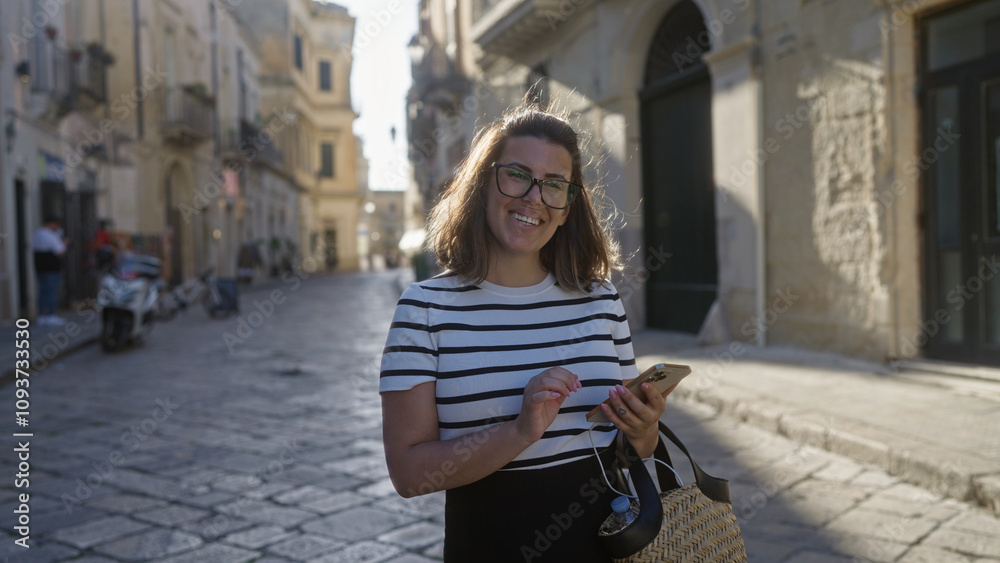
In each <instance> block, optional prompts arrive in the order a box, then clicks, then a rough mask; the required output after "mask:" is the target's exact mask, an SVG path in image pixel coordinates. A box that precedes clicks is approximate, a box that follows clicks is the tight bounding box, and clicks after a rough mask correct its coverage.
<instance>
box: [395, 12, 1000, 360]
mask: <svg viewBox="0 0 1000 563" xmlns="http://www.w3.org/2000/svg"><path fill="white" fill-rule="evenodd" d="M465 14H468V17H469V18H470V21H471V23H470V25H469V27H468V28H464V27H463V23H464V22H465V20H464V19H463V18H464V17H465ZM451 37H454V38H455V41H456V42H457V43H456V46H455V47H454V48H450V47H449V46H450V45H452V40H451V39H450V38H451ZM998 37H1000V0H966V1H953V0H924V1H921V2H883V3H872V2H869V1H867V0H838V1H836V2H832V1H822V0H775V1H774V2H771V1H768V2H761V1H756V0H667V1H662V0H629V1H624V2H614V3H608V2H593V1H589V0H584V1H573V2H566V1H556V0H552V1H527V0H526V1H502V2H501V1H499V0H423V1H421V27H420V32H419V35H418V37H416V38H415V39H414V42H413V44H414V45H415V46H423V47H425V48H424V51H423V52H422V53H419V52H418V51H419V49H415V50H414V52H415V54H418V55H422V58H421V57H418V58H415V61H414V91H413V93H412V95H411V98H410V101H409V106H410V118H411V134H410V143H411V151H413V152H414V155H415V157H416V158H417V160H420V158H421V154H423V153H424V152H425V151H423V150H422V148H421V147H427V148H428V151H427V152H429V153H430V154H431V156H430V157H428V158H427V159H426V162H427V163H429V164H426V165H425V166H424V167H423V168H421V166H419V165H417V166H416V167H415V169H416V170H417V176H416V178H417V181H418V183H420V184H421V187H422V188H423V189H424V190H425V193H429V192H428V190H430V191H433V189H436V187H437V186H439V185H440V184H441V183H442V182H443V181H444V180H443V179H444V178H446V177H447V174H448V171H449V169H450V167H451V166H452V163H451V162H450V159H449V158H448V157H447V156H445V153H446V152H447V151H448V150H450V147H446V146H445V143H441V142H438V141H437V139H438V138H440V136H441V135H440V133H441V130H440V129H439V127H440V124H441V123H442V119H441V117H442V114H447V112H448V108H449V107H454V102H450V101H448V98H449V97H451V98H452V99H454V98H455V97H456V94H457V97H458V98H459V99H462V96H463V95H465V96H466V98H467V99H469V101H470V106H476V107H477V108H478V110H477V115H483V116H485V117H486V118H487V119H489V118H492V117H494V116H495V115H496V114H497V113H498V112H499V111H500V110H502V109H503V108H505V107H507V106H509V105H511V104H515V103H517V101H518V100H519V99H520V98H521V97H523V96H524V95H525V93H527V92H529V91H531V93H530V96H531V97H534V98H536V99H538V100H539V101H540V102H542V103H547V102H549V101H551V102H555V103H558V104H559V105H560V107H561V108H563V109H566V110H568V111H569V112H570V115H571V117H572V119H573V120H574V121H576V122H577V123H578V125H579V127H580V129H581V130H582V131H584V132H585V133H586V134H588V135H591V137H590V138H589V142H588V144H587V153H588V156H589V157H591V158H592V159H593V160H592V162H593V163H594V166H593V167H592V168H591V170H590V177H589V181H590V182H600V183H601V184H602V185H603V186H604V188H605V190H606V192H607V194H608V198H609V201H611V202H613V204H614V206H615V207H616V208H617V210H618V211H619V212H620V213H621V215H620V216H619V217H621V218H622V219H623V221H622V224H623V226H622V228H621V230H620V231H619V236H620V239H621V241H622V243H623V248H624V249H625V250H626V252H629V253H635V255H634V257H633V261H632V265H631V268H630V273H629V276H628V277H627V278H626V279H625V280H624V281H623V282H622V283H621V284H620V287H619V289H620V291H621V293H622V296H623V299H624V300H625V303H626V308H627V311H628V313H629V316H630V319H631V321H632V323H633V324H634V325H635V326H636V327H637V328H638V327H642V326H652V327H660V328H665V329H670V330H677V331H684V332H691V333H699V332H700V333H701V334H702V336H703V338H704V339H705V340H706V341H725V340H728V339H730V338H732V339H737V340H745V341H752V342H757V343H759V344H768V345H791V346H802V347H806V348H812V349H819V350H829V351H834V352H839V353H844V354H848V355H853V356H857V357H862V358H867V359H876V360H909V359H915V358H934V359H947V360H956V361H963V362H973V363H984V364H1000V298H998V297H997V296H1000V277H997V276H995V273H996V272H995V270H997V269H1000V267H997V264H996V263H995V262H996V261H995V260H994V258H995V254H996V253H995V252H994V250H995V249H994V246H993V242H992V241H994V240H1000V227H997V225H1000V221H998V220H997V217H998V216H1000V213H998V212H997V211H996V210H997V209H1000V205H998V201H1000V196H998V195H997V194H998V193H1000V187H998V185H997V182H995V181H994V180H995V179H996V177H997V174H996V171H997V170H998V164H997V158H998V157H997V154H1000V153H998V151H996V150H994V145H997V146H1000V132H998V131H1000V130H997V128H996V127H994V125H993V124H995V123H998V119H1000V113H997V111H1000V110H997V108H998V107H1000V101H998V100H1000V86H998V85H997V84H996V80H995V78H996V76H1000V66H998V65H1000V53H998V51H1000V42H998V41H997V38H998ZM463 41H464V43H463ZM458 45H463V46H462V47H459V46H458ZM473 48H478V49H480V50H481V51H480V52H479V54H478V55H476V56H475V66H476V67H478V68H477V69H476V70H466V69H465V68H464V67H463V66H462V64H461V63H462V59H461V58H460V57H458V56H457V54H458V53H463V52H470V51H471V50H472V49H473ZM435 50H438V51H440V50H443V51H444V53H445V54H444V55H435V54H434V53H435ZM418 59H419V60H418ZM428 59H430V60H431V62H427V60H428ZM434 61H437V62H434ZM435 65H436V66H435ZM428 68H429V69H430V70H428ZM473 75H475V76H480V77H483V78H482V79H480V80H479V82H478V83H481V84H483V85H484V86H483V89H482V90H481V91H482V92H483V95H482V96H478V95H473V96H472V97H471V98H468V96H467V94H464V92H467V90H463V88H461V87H451V86H448V85H447V84H448V82H446V80H453V77H455V76H473ZM478 83H477V82H474V86H473V93H475V92H476V89H475V88H476V87H477V86H476V84H478ZM438 92H443V93H446V94H447V95H446V96H439V95H436V94H437V93H438ZM442 101H443V103H442ZM995 101H997V103H994V102H995ZM476 104H478V105H476ZM428 108H430V109H428ZM458 115H459V117H458V118H456V119H453V120H452V121H451V122H450V123H453V124H456V125H457V129H460V130H462V131H465V132H464V133H456V134H454V135H453V137H454V138H458V137H459V136H460V135H463V134H464V135H468V134H471V132H472V128H471V127H467V126H466V123H467V122H466V121H465V120H464V119H462V117H461V114H458ZM445 116H446V115H445ZM444 122H445V123H449V122H447V121H444ZM448 130H449V131H450V130H451V129H448ZM995 140H996V142H994V141H995ZM455 150H457V149H455ZM427 201H431V199H428V200H427Z"/></svg>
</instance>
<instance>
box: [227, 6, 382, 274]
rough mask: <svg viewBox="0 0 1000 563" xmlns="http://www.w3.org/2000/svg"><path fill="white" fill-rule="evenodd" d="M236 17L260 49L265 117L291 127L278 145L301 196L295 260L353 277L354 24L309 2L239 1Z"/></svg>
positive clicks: (356, 205)
mask: <svg viewBox="0 0 1000 563" xmlns="http://www.w3.org/2000/svg"><path fill="white" fill-rule="evenodd" d="M234 13H235V14H236V15H237V17H238V18H239V19H240V21H241V22H243V23H244V25H246V26H247V27H248V28H249V29H250V30H251V33H252V34H253V36H254V37H255V38H256V39H257V41H258V42H259V45H260V51H261V67H260V68H261V70H260V77H261V104H262V107H263V108H264V111H265V112H280V113H281V114H282V115H288V116H290V117H291V119H292V120H293V123H294V127H291V128H290V129H288V130H287V132H286V133H285V134H284V135H283V136H281V137H280V142H281V145H282V146H283V147H287V151H288V152H289V154H290V160H289V162H288V164H289V165H290V167H291V171H292V175H293V177H294V180H295V183H296V184H297V185H298V186H301V187H302V190H303V193H302V196H301V198H300V200H299V201H300V207H299V216H298V218H297V221H298V224H299V229H300V235H299V240H300V241H301V248H300V254H301V255H303V256H312V257H314V258H315V259H316V260H317V261H318V262H319V264H321V265H322V267H324V268H327V269H333V268H337V269H344V270H355V269H357V268H358V248H357V247H358V244H357V243H358V235H357V233H358V226H359V217H360V214H361V206H362V204H363V199H364V188H363V182H361V183H359V179H358V173H357V159H358V151H359V148H358V146H357V140H356V138H355V136H354V132H353V130H352V126H353V123H354V120H355V119H356V118H357V113H356V112H355V111H354V109H353V108H352V105H351V89H350V75H351V64H352V56H351V44H352V41H353V38H354V23H355V20H354V18H353V17H352V16H351V15H350V14H348V12H347V10H346V9H345V8H343V7H341V6H339V5H336V4H332V3H328V4H327V3H320V2H314V1H312V0H288V1H287V2H275V1H272V0H243V1H241V2H240V3H239V4H238V6H236V7H235V9H234Z"/></svg>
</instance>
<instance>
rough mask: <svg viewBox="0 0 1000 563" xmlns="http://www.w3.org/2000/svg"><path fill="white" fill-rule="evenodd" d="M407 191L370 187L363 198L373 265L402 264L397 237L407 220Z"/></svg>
mask: <svg viewBox="0 0 1000 563" xmlns="http://www.w3.org/2000/svg"><path fill="white" fill-rule="evenodd" d="M405 197H406V194H405V193H404V192H402V191H399V190H369V192H368V201H366V202H365V216H366V220H367V225H368V258H369V261H370V264H371V266H372V267H373V268H378V267H380V266H385V267H390V268H391V267H398V266H401V265H402V262H403V254H402V253H401V252H400V249H399V241H400V240H401V239H402V238H403V233H404V232H405V227H406V221H405V218H404V214H405V213H406V206H405Z"/></svg>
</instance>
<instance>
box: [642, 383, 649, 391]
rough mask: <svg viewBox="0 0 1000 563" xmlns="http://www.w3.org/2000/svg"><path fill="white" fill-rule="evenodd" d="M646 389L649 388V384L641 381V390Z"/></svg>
mask: <svg viewBox="0 0 1000 563" xmlns="http://www.w3.org/2000/svg"><path fill="white" fill-rule="evenodd" d="M648 389H649V384H648V383H643V384H642V390H643V391H646V390H648Z"/></svg>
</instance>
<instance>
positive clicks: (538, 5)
mask: <svg viewBox="0 0 1000 563" xmlns="http://www.w3.org/2000/svg"><path fill="white" fill-rule="evenodd" d="M591 1H592V0H574V1H573V2H567V1H566V0H473V3H472V29H471V30H470V35H471V36H472V39H473V41H475V42H476V43H478V44H479V45H480V46H481V47H482V48H483V51H484V52H485V53H486V54H499V55H510V54H514V53H516V52H517V51H519V50H521V49H522V48H524V47H525V46H529V45H531V44H533V43H534V42H536V41H537V40H538V38H539V37H542V36H544V35H545V34H547V33H552V32H553V31H555V30H556V29H557V28H558V27H559V26H560V25H561V24H562V23H563V22H564V21H566V20H568V19H570V18H572V17H573V16H574V14H575V13H577V12H578V11H579V10H580V9H581V8H582V7H583V6H585V5H586V4H589V3H590V2H591Z"/></svg>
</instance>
